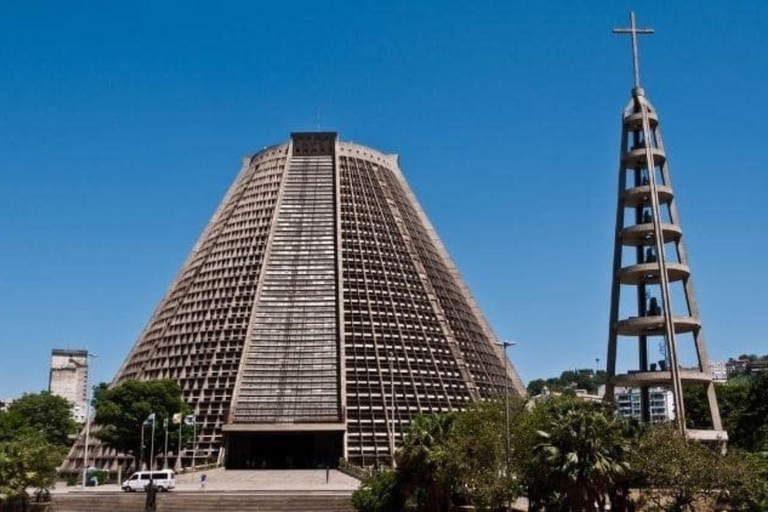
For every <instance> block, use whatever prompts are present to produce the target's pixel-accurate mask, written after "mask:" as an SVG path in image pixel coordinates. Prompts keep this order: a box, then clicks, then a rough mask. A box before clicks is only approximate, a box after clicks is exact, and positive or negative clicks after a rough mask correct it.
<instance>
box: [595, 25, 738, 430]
mask: <svg viewBox="0 0 768 512" xmlns="http://www.w3.org/2000/svg"><path fill="white" fill-rule="evenodd" d="M613 32H614V33H618V34H629V35H631V38H632V57H633V71H634V88H633V89H632V97H631V99H630V100H629V102H628V103H627V106H626V107H625V108H624V111H623V113H622V134H621V158H620V160H619V190H618V205H617V208H616V238H615V248H614V259H613V279H612V289H611V312H610V327H609V336H608V362H607V367H606V370H607V386H606V400H609V401H613V397H614V392H615V388H616V387H618V386H621V387H630V388H639V389H640V392H641V397H642V398H641V402H642V420H643V422H650V420H651V407H652V405H651V400H650V399H649V390H650V389H651V388H665V389H668V390H670V391H671V394H672V398H673V404H674V411H675V414H674V416H675V417H674V421H675V425H676V427H677V428H678V429H679V430H680V431H681V432H683V433H684V434H685V435H687V436H688V437H690V438H693V439H698V440H702V441H711V442H725V441H727V439H728V435H727V433H726V432H725V431H724V430H723V428H722V424H721V421H720V411H719V409H718V405H717V398H716V396H715V388H714V384H713V382H712V377H711V375H710V371H709V359H708V357H707V349H706V343H705V341H704V334H703V332H702V328H701V319H700V317H699V308H698V305H697V304H696V298H695V293H694V288H693V279H692V277H691V270H690V267H689V265H688V255H687V252H686V250H685V244H684V240H683V231H682V228H681V227H680V216H679V213H678V210H677V205H676V203H675V194H674V190H673V188H672V182H671V179H670V171H669V164H668V162H667V157H666V153H665V151H664V142H663V140H662V137H661V127H660V122H659V116H658V113H657V111H656V109H655V108H654V107H653V105H652V104H651V102H650V101H649V100H648V98H647V97H646V96H645V92H644V91H643V89H642V87H641V86H640V71H639V62H638V51H637V36H638V35H643V34H652V33H653V30H652V29H638V28H637V27H636V25H635V15H634V13H630V27H629V28H621V29H614V31H613ZM623 294H626V297H625V296H624V295H623ZM622 298H624V300H623V301H622ZM686 338H687V339H686ZM688 339H690V341H691V342H692V345H693V346H692V349H693V353H695V359H696V361H695V365H691V367H684V366H683V365H682V364H681V362H680V352H679V347H680V346H681V343H684V342H687V341H688ZM618 345H621V349H622V351H625V350H628V349H630V347H632V346H633V345H634V346H635V347H637V348H636V350H637V356H638V358H637V361H638V363H637V366H636V367H635V368H634V369H632V370H629V371H628V372H627V373H624V374H617V373H616V356H617V351H618V348H619V347H618ZM690 384H700V385H704V386H706V389H707V398H708V403H709V409H710V415H711V419H712V428H711V429H709V430H693V429H688V428H687V427H686V422H685V407H684V402H683V397H684V390H685V388H686V386H687V385H690Z"/></svg>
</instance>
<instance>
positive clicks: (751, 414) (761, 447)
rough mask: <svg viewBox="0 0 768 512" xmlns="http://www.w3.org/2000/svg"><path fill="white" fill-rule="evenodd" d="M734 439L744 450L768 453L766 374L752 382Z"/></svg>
mask: <svg viewBox="0 0 768 512" xmlns="http://www.w3.org/2000/svg"><path fill="white" fill-rule="evenodd" d="M734 438H735V440H736V441H737V442H738V446H740V447H741V448H744V449H745V450H749V451H752V452H757V451H768V372H763V373H761V374H759V375H757V376H755V377H754V379H753V380H752V383H751V385H750V386H749V391H748V392H747V397H746V404H745V407H744V409H743V410H742V411H741V414H740V416H739V419H738V422H737V423H736V426H735V427H734Z"/></svg>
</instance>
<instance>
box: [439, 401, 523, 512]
mask: <svg viewBox="0 0 768 512" xmlns="http://www.w3.org/2000/svg"><path fill="white" fill-rule="evenodd" d="M504 406H505V403H504V402H503V401H496V402H484V403H476V404H472V405H471V406H470V407H469V408H468V409H467V410H465V411H464V412H462V413H461V414H458V415H456V416H455V418H454V421H453V424H452V425H451V428H450V431H449V435H448V437H447V439H446V442H445V444H444V446H445V448H444V450H442V452H441V466H442V467H443V468H444V471H445V472H446V473H447V474H448V475H449V476H448V479H449V480H450V481H451V488H452V497H453V500H452V501H453V502H454V503H462V504H467V505H473V506H475V508H476V509H478V510H485V509H498V508H501V507H502V506H503V504H504V503H506V502H508V501H510V500H512V499H514V498H516V497H517V496H519V495H520V494H521V488H520V486H519V484H518V480H517V479H516V478H515V477H514V475H513V473H512V472H510V471H508V467H507V449H506V441H507V438H506V434H505V430H504V427H505V424H506V423H505V421H506V419H505V414H504ZM523 409H524V403H523V402H522V401H520V400H512V401H511V403H510V416H512V417H515V416H517V415H518V414H520V413H521V411H523Z"/></svg>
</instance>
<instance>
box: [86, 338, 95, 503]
mask: <svg viewBox="0 0 768 512" xmlns="http://www.w3.org/2000/svg"><path fill="white" fill-rule="evenodd" d="M86 357H88V358H93V359H96V358H97V357H99V356H97V355H96V354H91V353H90V352H88V353H87V354H86ZM86 361H87V360H86ZM92 369H93V365H91V364H88V369H87V371H86V374H85V453H84V455H83V488H85V484H86V478H87V477H88V443H89V441H90V440H91V370H92Z"/></svg>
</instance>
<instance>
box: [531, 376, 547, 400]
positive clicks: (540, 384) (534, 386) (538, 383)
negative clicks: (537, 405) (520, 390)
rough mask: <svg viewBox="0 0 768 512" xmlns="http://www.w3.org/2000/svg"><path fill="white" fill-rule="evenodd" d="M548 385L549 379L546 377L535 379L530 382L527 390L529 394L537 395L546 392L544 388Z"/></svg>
mask: <svg viewBox="0 0 768 512" xmlns="http://www.w3.org/2000/svg"><path fill="white" fill-rule="evenodd" d="M546 385H547V381H546V380H544V379H535V380H532V381H531V382H529V383H528V387H527V391H528V395H530V396H536V395H540V394H541V393H543V392H544V388H545V387H546Z"/></svg>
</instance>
